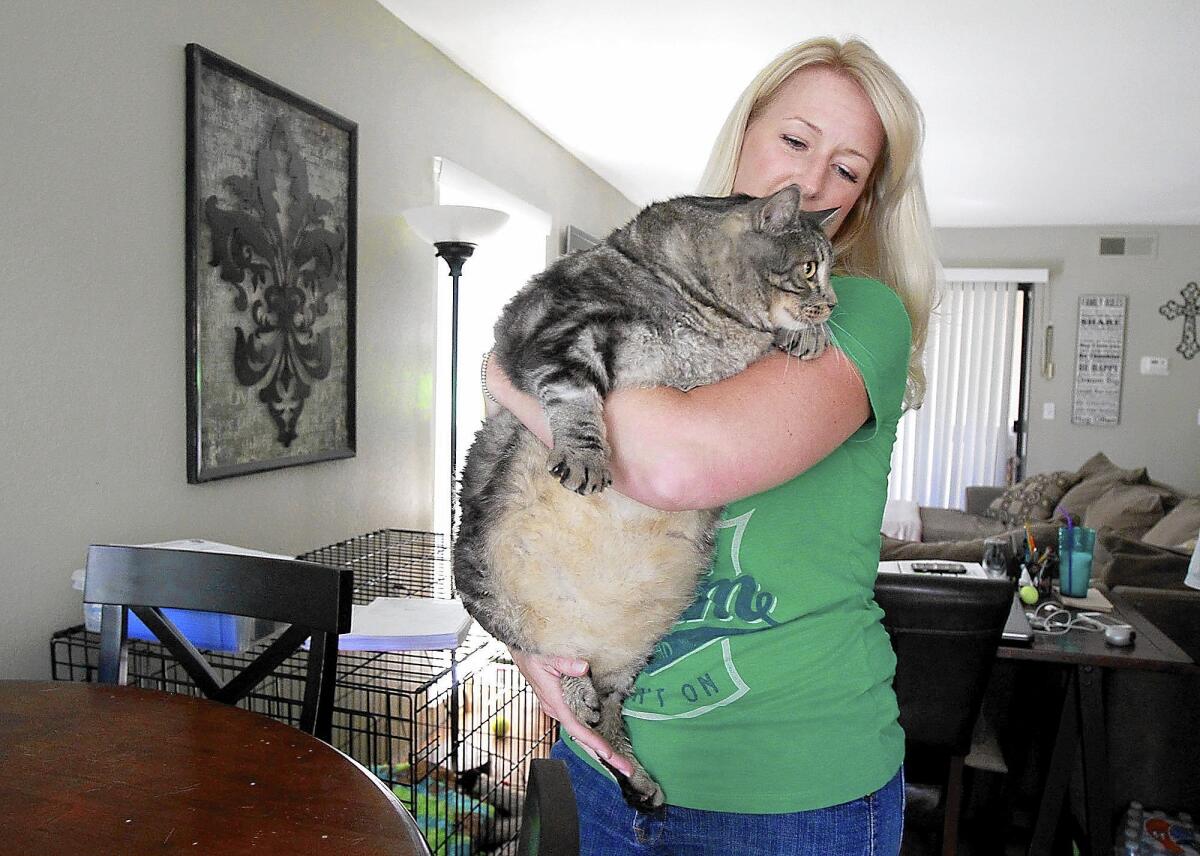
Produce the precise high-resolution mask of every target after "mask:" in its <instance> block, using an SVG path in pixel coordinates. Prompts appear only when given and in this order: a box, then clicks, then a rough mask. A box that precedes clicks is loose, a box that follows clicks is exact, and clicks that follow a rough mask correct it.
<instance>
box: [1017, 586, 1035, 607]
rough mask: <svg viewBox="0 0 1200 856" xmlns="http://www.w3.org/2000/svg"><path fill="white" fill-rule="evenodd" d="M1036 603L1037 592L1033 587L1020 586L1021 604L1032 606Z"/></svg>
mask: <svg viewBox="0 0 1200 856" xmlns="http://www.w3.org/2000/svg"><path fill="white" fill-rule="evenodd" d="M1037 602H1038V592H1037V589H1035V588H1034V587H1033V586H1021V603H1024V604H1025V605H1027V606H1033V605H1034V604H1035V603H1037Z"/></svg>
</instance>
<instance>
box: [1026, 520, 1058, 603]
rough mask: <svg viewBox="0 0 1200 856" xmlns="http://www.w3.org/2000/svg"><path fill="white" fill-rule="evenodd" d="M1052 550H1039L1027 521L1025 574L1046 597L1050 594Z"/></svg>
mask: <svg viewBox="0 0 1200 856" xmlns="http://www.w3.org/2000/svg"><path fill="white" fill-rule="evenodd" d="M1050 559H1051V556H1050V549H1049V548H1048V547H1043V548H1042V549H1041V550H1038V546H1037V542H1036V541H1035V540H1034V538H1033V530H1032V529H1031V528H1030V526H1029V521H1028V520H1026V521H1025V559H1024V562H1022V564H1023V565H1024V569H1025V572H1026V573H1027V574H1028V575H1029V579H1030V582H1031V583H1032V584H1033V586H1034V587H1035V588H1037V590H1038V592H1039V593H1041V594H1043V595H1045V594H1049V593H1050V574H1049V573H1047V571H1048V566H1049V563H1050Z"/></svg>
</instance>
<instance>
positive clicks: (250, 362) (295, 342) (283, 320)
mask: <svg viewBox="0 0 1200 856" xmlns="http://www.w3.org/2000/svg"><path fill="white" fill-rule="evenodd" d="M225 184H226V185H227V186H228V187H229V189H230V190H232V191H233V194H234V196H235V197H236V198H237V200H238V203H239V207H238V209H237V210H226V209H224V208H222V207H221V206H220V204H219V202H218V201H217V197H216V196H210V197H208V199H206V200H204V218H205V220H206V221H207V222H208V226H209V228H210V229H212V257H211V258H210V259H209V264H211V265H212V266H213V267H218V266H219V267H220V268H221V279H223V280H224V281H225V282H227V283H229V284H230V285H232V286H233V287H234V289H235V296H234V298H233V303H234V306H235V307H237V310H238V311H239V312H242V313H244V314H245V321H246V326H245V327H242V326H240V325H239V326H238V328H237V339H236V341H235V342H234V346H233V366H234V370H235V372H236V374H237V379H238V382H239V383H241V384H242V385H243V386H248V387H254V388H257V389H258V398H259V400H260V401H261V402H262V403H263V405H265V406H266V408H267V409H268V410H269V411H270V413H271V418H272V419H273V420H274V421H275V425H276V427H277V428H278V429H279V433H278V435H277V439H278V441H279V443H280V444H282V445H283V446H284V447H287V446H290V445H291V444H292V440H294V439H295V438H296V423H297V421H299V419H300V417H301V414H303V412H304V402H305V400H307V398H308V397H309V395H310V394H311V393H312V388H313V385H314V384H315V383H317V382H318V381H320V380H323V379H324V378H325V377H326V376H327V375H328V374H329V368H330V365H331V363H332V351H331V349H330V344H329V333H328V331H325V330H318V329H317V327H316V324H317V321H318V320H319V319H320V318H321V317H322V316H324V315H325V313H326V312H327V311H328V304H327V303H326V297H327V296H328V295H329V294H330V293H332V292H333V291H334V290H336V289H337V287H338V274H340V273H341V271H342V263H343V259H344V255H345V247H346V234H345V232H344V231H342V230H341V229H339V230H338V231H336V232H334V231H330V230H329V229H327V228H326V227H325V217H326V216H327V215H328V214H329V213H330V211H331V207H330V204H329V203H328V202H327V201H325V200H324V199H321V198H319V197H316V196H313V195H312V194H310V193H309V190H308V170H307V168H306V167H305V165H304V159H303V158H302V157H301V156H300V152H299V151H298V150H297V149H296V146H295V145H294V144H293V143H292V141H291V140H290V139H289V138H288V131H287V123H286V121H285V120H283V119H278V120H276V122H275V125H274V127H273V128H272V129H271V132H270V135H269V138H268V139H267V140H266V141H265V142H264V145H263V146H262V148H260V149H259V150H258V151H257V152H256V153H255V156H254V173H253V175H231V176H229V177H227V178H226V179H225ZM247 330H249V332H247ZM264 381H265V382H264Z"/></svg>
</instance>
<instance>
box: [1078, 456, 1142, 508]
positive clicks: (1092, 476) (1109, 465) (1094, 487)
mask: <svg viewBox="0 0 1200 856" xmlns="http://www.w3.org/2000/svg"><path fill="white" fill-rule="evenodd" d="M1075 474H1076V475H1077V476H1079V480H1078V481H1077V483H1076V484H1075V485H1074V486H1073V487H1072V488H1071V489H1070V490H1068V491H1067V492H1066V493H1065V494H1063V497H1062V500H1061V501H1060V502H1059V505H1061V506H1062V507H1063V508H1065V509H1066V510H1067V512H1068V513H1069V514H1070V515H1071V517H1072V518H1073V519H1074V520H1075V521H1076V522H1078V521H1080V520H1082V519H1083V515H1084V513H1085V512H1086V511H1087V508H1088V506H1089V505H1091V504H1092V503H1093V502H1095V501H1096V500H1097V499H1099V498H1100V497H1101V496H1103V495H1104V494H1106V493H1108V490H1109V488H1111V487H1112V486H1113V485H1115V484H1144V483H1145V482H1146V481H1148V480H1149V479H1148V477H1147V475H1146V468H1145V467H1137V468H1135V469H1132V470H1123V469H1121V468H1120V467H1118V466H1117V465H1116V464H1114V463H1113V462H1112V461H1110V460H1109V459H1108V456H1107V455H1105V454H1104V453H1103V452H1097V453H1096V454H1095V455H1093V456H1092V457H1091V458H1089V459H1088V461H1087V462H1086V463H1085V464H1084V465H1083V466H1082V467H1080V468H1079V469H1078V470H1076V471H1075ZM1055 517H1057V518H1058V519H1060V520H1065V519H1066V518H1064V517H1063V515H1062V512H1057V511H1056V512H1055Z"/></svg>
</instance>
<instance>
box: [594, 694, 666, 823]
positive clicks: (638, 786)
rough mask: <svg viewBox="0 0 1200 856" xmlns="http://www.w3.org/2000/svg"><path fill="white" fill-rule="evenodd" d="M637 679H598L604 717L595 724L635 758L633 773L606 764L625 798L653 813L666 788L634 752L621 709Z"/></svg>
mask: <svg viewBox="0 0 1200 856" xmlns="http://www.w3.org/2000/svg"><path fill="white" fill-rule="evenodd" d="M635 674H636V673H635ZM633 680H634V678H633V676H630V677H628V678H626V679H624V680H621V681H619V682H618V684H617V686H611V685H607V686H606V682H604V681H598V682H597V692H598V693H599V696H600V721H599V722H598V723H597V724H596V726H595V728H596V731H597V732H598V733H599V734H600V736H601V737H603V738H604V739H605V740H607V741H608V742H609V745H611V746H612V747H613V749H614V750H616V752H617V753H618V754H620V755H623V756H625V757H626V758H628V759H629V760H630V761H631V762H633V775H632V776H625V775H623V774H622V773H620V772H618V771H617V770H615V769H614V768H613V767H611V766H609V765H607V764H606V765H605V766H608V769H609V771H610V772H611V773H612V774H613V775H614V776H615V777H616V779H617V784H618V785H620V787H621V794H622V796H624V797H625V802H627V803H629V805H630V806H632V807H633V808H635V809H637V810H638V811H640V812H645V813H653V812H657V811H658V810H660V809H661V808H662V806H663V803H664V802H665V798H664V796H663V791H662V788H660V787H659V786H658V782H656V781H654V779H652V778H651V777H650V774H649V773H647V772H646V768H645V767H643V766H642V764H641V762H640V761H638V759H637V756H636V755H634V754H633V744H632V743H631V742H630V740H629V732H628V731H626V730H625V718H624V716H623V715H622V713H621V709H622V707H623V706H624V704H625V699H627V698H628V697H629V694H630V692H632V690H633Z"/></svg>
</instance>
